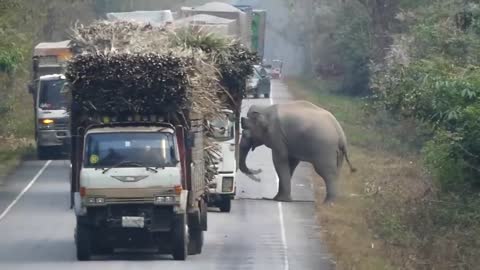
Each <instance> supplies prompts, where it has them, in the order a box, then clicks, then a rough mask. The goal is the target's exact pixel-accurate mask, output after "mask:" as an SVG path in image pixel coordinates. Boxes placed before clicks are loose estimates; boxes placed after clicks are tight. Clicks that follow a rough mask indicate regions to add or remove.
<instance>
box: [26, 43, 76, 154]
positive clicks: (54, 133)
mask: <svg viewBox="0 0 480 270" xmlns="http://www.w3.org/2000/svg"><path fill="white" fill-rule="evenodd" d="M72 56H73V52H72V50H71V49H70V47H69V41H68V40H65V41H60V42H42V43H39V44H38V45H37V46H35V48H34V51H33V59H32V60H33V61H32V65H33V67H32V80H31V82H30V83H29V85H28V90H29V92H30V94H32V97H33V104H34V109H33V112H34V122H35V142H36V146H37V156H38V158H39V159H49V158H50V157H51V155H52V154H53V153H55V152H57V153H58V152H63V153H68V151H69V143H70V140H69V138H70V131H69V129H68V122H69V115H68V113H67V110H66V99H65V96H64V95H63V92H62V90H63V86H64V83H65V77H64V76H63V72H64V68H65V65H66V62H67V61H68V60H69V59H70V58H71V57H72Z"/></svg>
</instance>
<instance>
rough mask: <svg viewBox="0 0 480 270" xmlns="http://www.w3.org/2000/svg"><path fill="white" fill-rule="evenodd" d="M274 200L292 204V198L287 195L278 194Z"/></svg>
mask: <svg viewBox="0 0 480 270" xmlns="http://www.w3.org/2000/svg"><path fill="white" fill-rule="evenodd" d="M273 200H274V201H277V202H291V201H292V197H291V196H290V195H288V196H287V195H281V194H277V195H276V196H275V197H273Z"/></svg>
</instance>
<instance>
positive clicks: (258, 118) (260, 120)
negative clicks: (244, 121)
mask: <svg viewBox="0 0 480 270" xmlns="http://www.w3.org/2000/svg"><path fill="white" fill-rule="evenodd" d="M252 107H253V106H252ZM247 116H248V120H251V122H252V124H253V125H255V126H257V127H259V128H260V129H261V130H263V131H264V130H267V129H268V126H267V125H268V123H267V119H266V117H265V115H263V114H262V112H261V111H258V110H252V109H251V110H249V111H248V114H247Z"/></svg>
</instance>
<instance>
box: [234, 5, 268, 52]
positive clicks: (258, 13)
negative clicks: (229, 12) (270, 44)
mask: <svg viewBox="0 0 480 270" xmlns="http://www.w3.org/2000/svg"><path fill="white" fill-rule="evenodd" d="M234 7H236V8H238V9H239V10H241V11H243V12H244V13H245V14H246V15H247V18H248V19H247V20H246V21H247V23H248V25H249V27H250V33H251V44H250V47H251V49H252V50H253V51H254V52H256V53H257V55H258V56H259V58H260V59H263V57H264V54H265V33H266V23H267V11H266V10H263V9H254V8H253V7H252V6H250V5H234Z"/></svg>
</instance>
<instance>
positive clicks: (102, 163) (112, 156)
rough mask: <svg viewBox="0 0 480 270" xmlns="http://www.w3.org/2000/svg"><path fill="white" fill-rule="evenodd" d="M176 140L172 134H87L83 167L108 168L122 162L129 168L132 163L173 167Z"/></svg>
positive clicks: (155, 166)
mask: <svg viewBox="0 0 480 270" xmlns="http://www.w3.org/2000/svg"><path fill="white" fill-rule="evenodd" d="M175 149H176V148H175V140H174V137H173V134H171V133H161V132H155V133H154V132H143V133H141V132H122V133H94V134H89V135H88V136H87V143H86V149H85V162H84V167H86V168H107V167H112V166H115V165H116V164H119V163H122V162H124V163H125V164H124V165H120V166H119V167H129V166H131V164H129V163H128V162H135V163H137V164H141V165H144V166H145V167H154V168H162V167H173V166H175V165H176V160H177V159H176V150H175Z"/></svg>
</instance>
